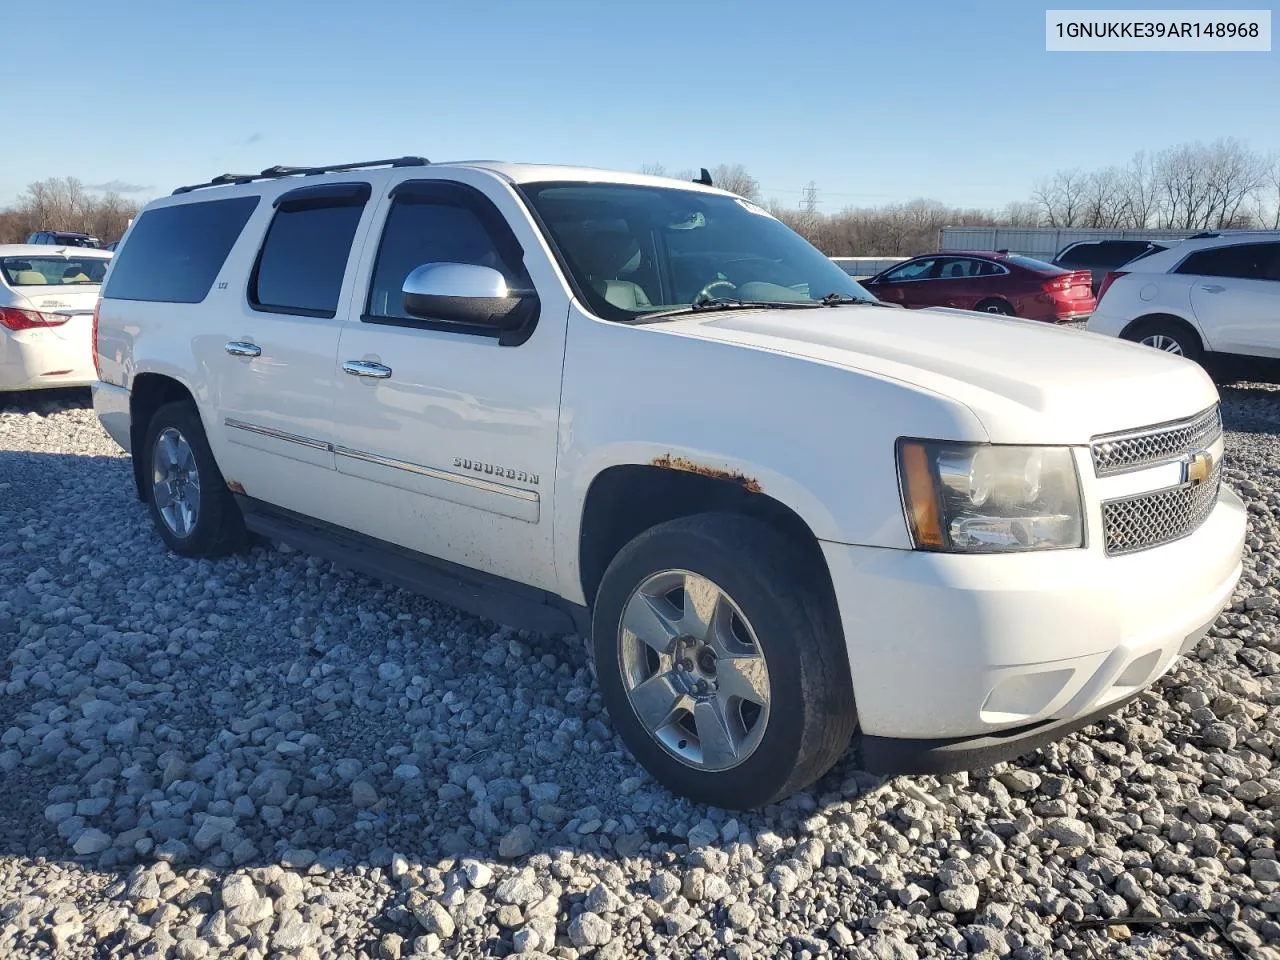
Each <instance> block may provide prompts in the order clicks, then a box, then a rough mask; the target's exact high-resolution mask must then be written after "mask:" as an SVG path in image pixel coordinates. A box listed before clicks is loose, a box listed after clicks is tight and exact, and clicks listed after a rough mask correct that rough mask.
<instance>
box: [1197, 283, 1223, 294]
mask: <svg viewBox="0 0 1280 960" xmlns="http://www.w3.org/2000/svg"><path fill="white" fill-rule="evenodd" d="M1200 289H1201V290H1203V291H1204V292H1205V293H1224V292H1225V291H1226V289H1227V288H1226V287H1224V286H1222V285H1221V284H1217V283H1202V284H1200Z"/></svg>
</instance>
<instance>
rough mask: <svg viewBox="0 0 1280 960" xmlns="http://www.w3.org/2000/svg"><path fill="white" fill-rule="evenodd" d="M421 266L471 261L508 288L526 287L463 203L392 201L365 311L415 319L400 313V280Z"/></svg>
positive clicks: (493, 240)
mask: <svg viewBox="0 0 1280 960" xmlns="http://www.w3.org/2000/svg"><path fill="white" fill-rule="evenodd" d="M424 263H473V264H478V265H480V266H484V267H492V268H493V269H495V270H498V271H500V272H502V274H503V275H504V276H506V278H507V283H508V284H510V285H512V286H527V285H528V281H527V279H525V278H524V277H523V275H517V271H515V270H514V269H512V268H511V266H510V265H509V264H507V263H506V262H505V261H504V259H503V257H502V254H501V253H500V252H499V246H498V244H497V242H495V239H494V237H493V236H492V235H491V234H490V232H489V230H488V229H487V228H486V226H485V225H484V223H483V222H482V221H481V219H480V217H479V216H478V215H477V213H476V212H475V211H474V210H472V209H471V208H470V207H468V206H466V205H463V204H454V203H447V202H424V201H422V200H420V199H416V198H415V199H413V200H408V201H406V200H397V201H395V203H394V204H393V205H392V207H391V212H390V213H389V214H388V215H387V224H386V227H385V228H384V229H383V232H382V244H381V246H380V247H379V248H378V260H377V263H375V264H374V268H373V281H372V283H371V284H370V286H369V305H368V313H369V314H371V315H373V316H375V317H398V318H401V319H406V320H409V319H414V318H413V317H411V316H410V315H409V314H408V313H406V312H405V309H404V294H403V293H402V289H403V287H404V280H405V277H407V276H408V275H409V274H410V273H411V272H412V271H413V270H415V269H417V268H418V267H420V266H422V265H423V264H424Z"/></svg>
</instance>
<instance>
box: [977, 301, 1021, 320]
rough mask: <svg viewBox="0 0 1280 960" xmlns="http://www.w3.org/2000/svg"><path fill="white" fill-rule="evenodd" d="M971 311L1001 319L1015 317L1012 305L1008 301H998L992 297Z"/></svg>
mask: <svg viewBox="0 0 1280 960" xmlns="http://www.w3.org/2000/svg"><path fill="white" fill-rule="evenodd" d="M973 309H974V310H977V311H978V312H979V313H995V314H999V315H1000V316H1002V317H1015V316H1017V314H1016V313H1014V312H1013V305H1012V304H1011V303H1009V301H1008V300H1000V299H998V298H996V297H992V298H991V299H990V300H983V301H982V302H980V303H979V304H978V305H977V306H976V307H974V308H973Z"/></svg>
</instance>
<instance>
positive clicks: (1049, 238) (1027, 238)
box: [938, 227, 1198, 260]
mask: <svg viewBox="0 0 1280 960" xmlns="http://www.w3.org/2000/svg"><path fill="white" fill-rule="evenodd" d="M1197 232H1198V231H1196V230H1093V229H1074V228H1073V229H1057V228H1055V227H943V228H942V229H941V230H940V231H939V236H938V249H939V250H1008V251H1009V252H1010V253H1020V254H1022V255H1023V256H1025V257H1035V258H1036V259H1038V260H1052V259H1053V258H1054V255H1055V254H1057V252H1058V251H1059V250H1061V249H1062V248H1063V247H1065V246H1066V245H1067V244H1068V243H1075V242H1076V241H1077V240H1160V239H1169V240H1177V239H1181V238H1183V237H1189V236H1191V235H1192V234H1194V233H1197Z"/></svg>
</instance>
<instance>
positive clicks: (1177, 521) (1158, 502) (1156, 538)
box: [1102, 467, 1222, 557]
mask: <svg viewBox="0 0 1280 960" xmlns="http://www.w3.org/2000/svg"><path fill="white" fill-rule="evenodd" d="M1221 482H1222V471H1221V468H1220V467H1215V468H1214V471H1213V473H1212V474H1211V475H1210V477H1209V479H1208V480H1206V481H1205V482H1204V483H1202V484H1199V485H1198V486H1191V485H1190V484H1183V485H1182V486H1178V487H1166V488H1165V489H1163V490H1155V491H1152V492H1151V493H1140V494H1137V495H1136V496H1132V497H1125V498H1124V499H1122V500H1107V501H1105V502H1104V503H1103V504H1102V530H1103V534H1104V536H1105V537H1106V549H1107V555H1108V556H1113V557H1114V556H1116V555H1118V554H1122V553H1134V552H1135V551H1138V550H1149V549H1151V548H1152V547H1159V546H1162V545H1163V544H1166V543H1172V542H1173V541H1174V540H1180V539H1182V538H1183V537H1186V536H1190V535H1191V534H1192V533H1194V532H1195V531H1196V530H1197V529H1198V528H1199V527H1200V524H1202V523H1204V522H1205V520H1207V519H1208V518H1209V514H1210V513H1212V512H1213V507H1214V504H1215V503H1217V501H1218V485H1219V484H1220V483H1221Z"/></svg>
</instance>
